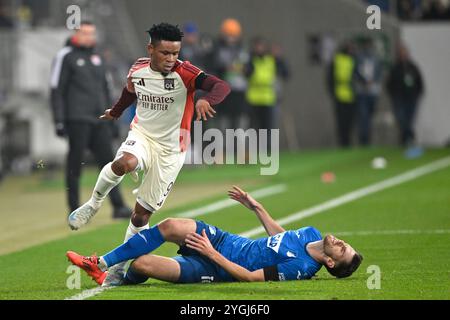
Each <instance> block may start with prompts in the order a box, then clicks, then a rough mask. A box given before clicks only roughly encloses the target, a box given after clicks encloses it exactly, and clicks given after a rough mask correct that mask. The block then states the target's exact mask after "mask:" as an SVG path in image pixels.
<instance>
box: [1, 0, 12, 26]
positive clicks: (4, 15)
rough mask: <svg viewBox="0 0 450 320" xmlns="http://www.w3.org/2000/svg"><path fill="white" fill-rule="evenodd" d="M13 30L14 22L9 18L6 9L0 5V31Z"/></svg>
mask: <svg viewBox="0 0 450 320" xmlns="http://www.w3.org/2000/svg"><path fill="white" fill-rule="evenodd" d="M12 28H14V20H13V18H12V17H11V15H10V13H9V11H8V9H7V7H6V6H5V5H3V4H2V3H0V30H1V29H3V30H5V29H12Z"/></svg>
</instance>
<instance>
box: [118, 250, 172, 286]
mask: <svg viewBox="0 0 450 320" xmlns="http://www.w3.org/2000/svg"><path fill="white" fill-rule="evenodd" d="M148 278H153V279H158V280H161V281H167V282H178V280H179V278H180V264H179V263H178V262H177V261H175V260H174V259H172V258H167V257H161V256H156V255H152V254H149V255H145V256H141V257H139V258H138V259H136V260H134V261H133V262H132V264H131V265H130V268H129V269H128V271H127V273H126V275H125V281H124V284H138V283H143V282H145V281H147V279H148Z"/></svg>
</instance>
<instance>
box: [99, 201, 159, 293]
mask: <svg viewBox="0 0 450 320" xmlns="http://www.w3.org/2000/svg"><path fill="white" fill-rule="evenodd" d="M152 213H153V212H152V211H149V210H147V209H145V208H144V207H142V206H141V205H139V203H136V205H135V208H134V211H133V213H132V215H131V221H130V224H129V225H128V228H127V231H126V233H125V239H124V243H126V242H127V241H128V240H129V239H130V238H132V237H133V236H134V235H135V234H137V233H139V232H141V231H144V230H147V229H149V224H148V221H149V219H150V216H151V215H152ZM126 264H127V261H122V262H120V263H118V264H115V265H113V266H112V267H111V268H109V269H108V275H107V277H106V279H105V281H104V282H103V286H105V287H106V286H117V285H120V284H121V282H122V280H123V277H124V274H125V267H126Z"/></svg>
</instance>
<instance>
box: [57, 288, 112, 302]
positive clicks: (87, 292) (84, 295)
mask: <svg viewBox="0 0 450 320" xmlns="http://www.w3.org/2000/svg"><path fill="white" fill-rule="evenodd" d="M112 288H114V287H96V288H93V289H87V290H84V291H82V292H81V293H79V294H76V295H74V296H72V297H68V298H65V299H64V300H86V299H89V298H92V297H93V296H96V295H98V294H100V293H102V292H103V291H106V290H109V289H112Z"/></svg>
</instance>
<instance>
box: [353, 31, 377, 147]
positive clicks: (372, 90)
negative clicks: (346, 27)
mask: <svg viewBox="0 0 450 320" xmlns="http://www.w3.org/2000/svg"><path fill="white" fill-rule="evenodd" d="M381 80H382V65H381V61H380V59H379V58H378V57H377V55H376V52H375V48H374V44H373V40H372V39H371V38H365V39H363V40H362V43H361V49H360V52H359V53H358V54H357V56H356V74H355V91H356V103H357V109H358V127H359V128H358V129H359V130H358V131H359V143H360V145H362V146H367V145H369V144H370V143H371V130H372V117H373V114H374V112H375V107H376V104H377V102H378V98H379V96H380V93H381Z"/></svg>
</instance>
